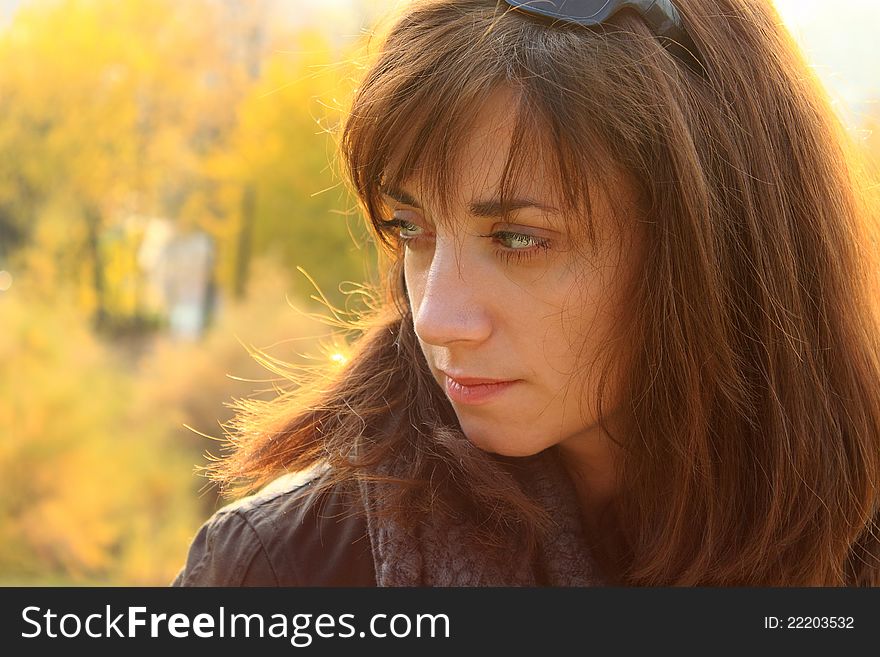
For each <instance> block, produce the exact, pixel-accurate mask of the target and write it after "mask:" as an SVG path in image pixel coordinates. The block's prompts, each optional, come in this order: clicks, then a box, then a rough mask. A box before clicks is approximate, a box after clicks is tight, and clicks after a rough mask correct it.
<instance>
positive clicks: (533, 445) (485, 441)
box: [464, 430, 548, 457]
mask: <svg viewBox="0 0 880 657" xmlns="http://www.w3.org/2000/svg"><path fill="white" fill-rule="evenodd" d="M464 435H465V436H466V437H467V439H468V440H469V441H470V443H471V444H472V445H473V446H474V447H478V448H479V449H481V450H483V451H484V452H490V453H492V454H498V456H514V457H516V456H520V457H522V456H534V455H535V454H537V453H538V452H542V451H544V450H545V449H547V447H548V445H545V444H543V443H540V442H538V441H535V440H529V439H516V438H515V439H513V440H511V439H510V436H509V435H508V436H506V437H505V436H500V435H490V436H487V435H485V434H479V433H473V432H469V431H467V430H465V432H464Z"/></svg>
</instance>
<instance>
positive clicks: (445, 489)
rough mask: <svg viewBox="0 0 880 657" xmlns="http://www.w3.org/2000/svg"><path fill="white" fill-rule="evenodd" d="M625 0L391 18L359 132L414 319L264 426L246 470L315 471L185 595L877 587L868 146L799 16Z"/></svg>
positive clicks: (357, 162) (354, 171) (213, 547)
mask: <svg viewBox="0 0 880 657" xmlns="http://www.w3.org/2000/svg"><path fill="white" fill-rule="evenodd" d="M620 4H622V3H619V2H618V3H615V2H611V3H608V2H605V1H604V0H603V1H602V2H591V1H590V0H583V1H582V2H571V1H569V2H566V3H549V2H540V3H539V2H533V3H518V2H497V1H496V0H425V1H419V2H415V3H413V4H411V5H409V6H408V7H407V9H406V10H405V12H404V13H403V15H402V16H401V17H400V18H399V19H398V20H397V22H396V23H395V24H394V25H393V27H392V28H391V29H390V32H389V33H388V36H387V38H386V40H385V42H384V44H383V46H382V49H381V52H380V53H379V54H378V56H377V58H376V60H375V61H374V63H373V64H372V66H371V67H370V68H369V69H368V71H367V73H366V75H365V77H364V80H363V82H362V84H361V86H360V88H359V90H358V92H357V94H356V97H355V99H354V103H353V107H352V109H351V113H350V116H349V118H348V121H347V123H346V125H345V127H344V131H343V134H342V142H341V145H342V153H343V156H344V162H345V164H346V165H347V172H348V174H349V177H350V180H351V182H352V184H353V186H354V189H355V190H356V192H357V194H358V196H359V198H360V200H361V202H362V205H363V208H364V210H365V214H366V216H367V218H368V219H369V222H370V224H371V226H372V227H373V228H374V229H375V234H376V236H377V239H378V241H379V243H380V244H381V245H382V246H383V247H384V251H385V252H386V253H387V255H388V256H389V259H388V269H387V271H388V278H387V295H386V298H385V303H384V305H383V306H382V307H381V308H380V309H378V310H377V312H376V313H375V315H374V316H373V317H371V318H369V321H368V322H366V323H365V325H364V326H363V327H362V328H363V334H362V336H361V337H360V338H359V340H358V341H357V343H356V345H355V349H354V353H353V355H352V357H351V359H350V361H349V362H348V364H347V366H346V367H345V369H344V370H342V371H341V372H339V373H338V374H337V375H334V376H333V377H332V378H331V380H330V381H329V383H328V382H327V381H326V380H322V381H314V382H313V383H312V384H311V385H302V386H300V387H298V388H297V389H296V390H295V391H293V392H291V393H290V394H288V395H285V396H282V397H280V398H279V399H277V400H276V401H274V402H272V403H269V404H264V405H252V406H248V407H245V408H242V409H241V413H240V414H239V416H238V421H237V432H236V433H235V435H234V436H233V439H234V440H233V442H234V446H235V448H236V449H235V451H234V452H233V453H231V454H230V455H229V456H227V457H226V458H224V459H222V460H220V461H219V462H217V463H215V464H214V465H213V466H212V474H213V475H214V477H215V479H216V480H217V481H219V482H220V483H222V484H224V485H226V486H227V487H232V486H236V485H238V486H239V487H241V486H244V487H246V488H255V487H257V486H260V485H264V484H267V483H269V482H270V481H272V480H273V479H275V478H276V477H278V475H279V474H283V473H287V472H309V473H311V474H310V476H309V477H308V479H307V481H306V482H305V483H299V484H288V485H284V482H285V481H287V480H286V479H284V478H282V479H280V480H278V481H276V482H275V484H273V485H272V486H270V487H269V488H268V490H264V491H263V492H261V493H259V494H258V495H256V496H251V497H248V498H245V500H243V501H241V502H238V503H236V504H234V505H231V506H229V507H226V508H224V509H222V510H221V511H219V512H218V513H217V514H215V516H214V517H213V518H212V519H211V520H209V521H208V522H207V523H206V524H205V526H203V528H202V530H201V531H200V533H199V535H198V536H197V537H196V540H195V541H194V543H193V546H192V548H191V550H190V555H189V559H188V562H187V565H186V566H185V567H184V569H183V570H182V571H181V573H180V575H179V576H178V578H177V579H176V580H175V584H178V585H301V584H311V585H337V584H342V585H375V584H378V585H380V586H398V585H404V586H405V585H427V586H442V585H457V586H485V585H550V586H570V585H575V586H586V585H603V584H604V585H608V584H612V585H642V586H670V585H681V586H696V585H700V586H731V585H750V586H815V585H825V586H865V585H867V586H875V585H877V584H878V583H880V533H878V530H880V527H878V499H880V497H878V491H877V483H878V481H880V385H878V383H880V358H878V356H880V350H878V342H880V337H878V336H880V312H878V305H880V304H878V300H880V294H878V291H880V290H878V276H877V272H878V271H880V270H878V261H877V248H876V246H877V241H876V237H877V235H876V232H874V231H875V229H876V225H875V224H874V223H872V222H873V220H874V218H875V217H874V215H873V213H872V212H871V210H870V208H869V206H868V203H867V201H866V198H867V197H866V196H865V195H864V193H863V191H862V190H863V183H862V182H861V181H860V179H859V178H858V175H857V174H858V171H859V170H858V168H857V167H856V166H855V165H854V158H853V156H852V155H851V154H850V152H849V149H848V146H847V142H846V136H845V133H844V131H843V130H842V128H841V127H840V125H839V124H838V122H837V120H836V119H835V117H834V115H833V114H832V112H831V110H830V109H829V104H828V101H827V99H826V98H825V96H824V95H823V92H822V91H821V88H820V86H819V85H818V83H817V82H816V81H815V79H814V78H813V77H812V75H811V74H810V73H809V71H808V69H807V68H806V66H805V64H804V62H803V60H802V59H801V57H800V55H799V54H798V53H797V50H796V48H795V46H794V45H793V43H792V41H791V39H790V37H789V36H788V35H787V34H786V33H785V32H784V30H783V28H782V27H781V26H780V21H779V19H778V16H777V15H776V13H775V11H774V10H773V8H772V6H771V4H770V2H769V0H675V2H674V4H673V3H670V2H665V1H657V2H653V1H651V0H647V1H645V2H641V3H635V4H637V5H639V7H638V8H637V9H633V8H632V7H630V8H628V9H625V10H621V11H616V12H614V11H613V10H614V9H615V8H616V7H617V6H618V5H620ZM629 4H630V5H632V4H633V3H629ZM556 5H559V7H558V8H557V7H556ZM598 7H606V8H607V9H609V10H611V11H609V12H606V13H607V14H608V15H605V14H601V15H596V10H597V8H598Z"/></svg>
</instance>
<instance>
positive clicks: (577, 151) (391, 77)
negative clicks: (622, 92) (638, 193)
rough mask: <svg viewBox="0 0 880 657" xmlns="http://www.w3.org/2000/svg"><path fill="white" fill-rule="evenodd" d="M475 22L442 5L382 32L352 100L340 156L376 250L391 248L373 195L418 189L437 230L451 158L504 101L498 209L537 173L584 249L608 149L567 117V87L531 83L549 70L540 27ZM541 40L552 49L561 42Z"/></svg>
mask: <svg viewBox="0 0 880 657" xmlns="http://www.w3.org/2000/svg"><path fill="white" fill-rule="evenodd" d="M482 18H483V20H482V21H480V20H474V15H473V14H470V15H468V16H467V17H462V16H461V15H460V14H459V13H458V12H456V11H455V10H454V9H450V8H449V7H448V5H447V6H444V5H443V4H427V5H425V6H424V7H423V8H421V9H420V10H415V11H411V12H410V14H408V16H407V18H406V19H405V21H403V22H401V23H399V24H398V25H396V26H395V27H394V28H393V29H392V31H391V33H390V34H389V36H388V37H387V39H386V42H385V46H384V49H383V51H382V53H381V54H380V56H379V59H378V61H377V62H376V63H375V64H374V65H373V67H372V68H371V70H370V71H369V73H368V75H367V77H366V78H365V80H364V82H363V84H362V86H361V88H360V89H359V91H358V93H357V95H356V97H355V101H354V104H353V107H352V111H351V114H350V116H349V117H348V120H347V122H346V125H345V130H344V133H343V140H342V145H343V155H344V158H345V164H346V166H347V169H348V173H349V177H350V179H351V180H352V182H353V184H354V187H355V190H356V192H357V194H358V196H359V198H360V200H361V203H362V204H363V206H364V208H365V210H366V214H367V217H368V219H369V222H370V224H371V225H372V228H373V231H374V233H375V236H376V238H377V242H378V243H380V244H382V245H383V246H384V247H385V248H386V249H387V250H388V251H390V252H394V251H396V250H397V248H398V246H399V245H398V243H397V241H396V240H394V239H393V238H391V237H390V236H389V234H388V233H387V231H386V230H383V225H382V222H383V220H385V219H387V214H386V213H387V211H388V210H387V208H386V207H385V203H384V200H383V193H382V191H383V188H385V189H400V188H402V187H403V186H404V184H406V185H413V184H415V185H418V187H419V189H420V190H421V191H422V193H424V194H426V195H428V196H430V198H431V199H432V201H434V202H436V208H437V210H438V223H441V224H442V223H443V220H444V218H446V217H450V216H451V213H450V212H448V210H449V208H450V203H451V201H452V199H453V198H454V195H455V191H456V185H457V182H458V178H457V175H456V173H457V168H458V161H459V160H458V158H459V157H460V155H461V153H462V152H463V150H464V146H465V145H466V144H467V142H468V140H469V139H470V138H471V136H472V134H473V128H474V124H475V123H476V120H477V119H478V118H479V117H480V116H481V115H480V112H481V111H482V110H483V108H484V107H485V106H486V105H487V102H488V101H489V98H490V97H491V96H492V95H493V94H496V93H498V92H509V93H510V98H511V99H512V100H511V103H510V105H509V107H508V108H507V110H508V111H509V113H510V116H509V120H510V121H512V134H511V141H510V146H509V150H508V152H507V155H506V162H505V165H504V168H503V174H502V177H501V180H500V182H499V186H498V190H497V193H498V200H499V201H500V202H501V204H502V206H504V205H506V200H507V199H508V198H510V197H511V195H512V194H513V193H514V191H515V190H516V189H517V188H520V189H522V188H523V187H525V188H527V187H528V183H529V180H530V177H531V176H532V175H533V171H534V167H535V166H536V165H537V164H538V163H540V164H542V165H543V166H544V167H545V170H546V171H547V173H548V177H549V179H550V181H551V189H552V193H553V194H554V201H555V202H556V204H557V207H558V209H559V210H560V213H561V215H562V217H564V218H565V220H566V224H567V228H568V230H569V231H570V232H571V233H572V234H575V235H577V236H578V237H581V238H582V239H580V240H579V242H580V243H581V244H582V246H586V247H587V248H588V249H590V250H592V249H593V248H595V247H596V246H597V245H596V241H597V240H596V230H595V227H594V225H593V223H594V222H593V220H592V215H593V212H592V208H593V201H592V200H591V199H592V198H594V197H593V196H592V194H595V193H596V192H597V191H604V192H605V193H606V194H608V193H609V192H610V191H611V188H610V187H609V183H611V182H612V180H613V182H614V184H617V183H618V182H619V176H616V175H613V174H612V170H613V169H615V168H616V167H615V166H614V165H613V164H611V163H612V160H611V158H610V156H609V154H608V148H607V147H606V146H605V145H604V143H603V140H602V139H601V138H600V137H599V136H598V134H597V131H596V130H595V129H594V128H593V127H591V126H589V125H585V123H586V122H585V121H584V113H583V112H582V111H580V109H578V110H574V109H573V108H572V105H574V106H578V105H582V104H583V103H579V102H575V103H572V99H571V98H566V97H565V96H566V95H567V94H570V93H572V90H571V89H566V85H565V84H560V82H559V81H558V80H554V79H553V77H554V75H552V74H549V75H545V74H540V71H542V70H546V71H548V72H555V73H557V74H558V73H559V70H558V69H559V67H558V66H555V64H554V62H553V61H552V53H553V51H554V49H553V48H543V47H542V46H541V41H542V40H544V39H546V38H548V33H547V31H546V29H545V28H544V27H543V26H540V25H538V24H536V23H534V22H532V21H529V20H525V19H523V18H522V17H521V16H520V15H518V14H516V13H511V12H506V11H503V10H498V9H497V8H493V9H492V10H491V11H490V10H488V9H487V10H486V11H484V12H483V15H482ZM557 32H558V30H557ZM561 36H562V37H563V38H564V37H565V33H564V31H563V33H562V35H561ZM550 38H555V39H556V40H557V41H559V34H558V33H557V34H555V35H552V36H551V37H550ZM578 38H580V39H583V35H579V37H578ZM558 49H559V48H557V49H556V50H558ZM542 53H548V54H546V55H544V54H542ZM542 57H543V61H538V60H539V59H541V58H542ZM574 93H577V90H574ZM597 104H601V101H597ZM594 116H596V115H594ZM502 118H504V119H505V120H507V118H506V117H502ZM610 164H611V165H610ZM591 191H592V194H591ZM583 238H585V239H583Z"/></svg>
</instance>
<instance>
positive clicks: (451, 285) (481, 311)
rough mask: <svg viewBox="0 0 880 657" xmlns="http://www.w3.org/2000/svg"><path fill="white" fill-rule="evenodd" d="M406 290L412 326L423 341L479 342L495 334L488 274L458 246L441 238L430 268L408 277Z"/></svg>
mask: <svg viewBox="0 0 880 657" xmlns="http://www.w3.org/2000/svg"><path fill="white" fill-rule="evenodd" d="M408 273H409V272H408ZM407 289H408V291H409V295H410V307H411V308H412V311H413V326H414V329H415V332H416V335H417V336H418V337H419V339H420V340H421V341H422V342H425V343H428V344H432V345H436V346H447V345H451V344H453V343H456V342H463V343H468V342H470V343H479V342H482V341H484V340H485V339H486V338H488V337H489V335H490V334H491V333H492V322H491V318H490V313H489V307H488V300H489V298H490V296H491V290H489V289H488V285H487V279H486V276H485V272H481V271H480V268H479V265H478V263H476V262H473V261H472V259H470V258H469V257H468V256H467V255H466V254H465V253H463V252H462V250H461V249H460V248H458V247H456V245H455V244H452V243H449V244H441V240H439V239H438V240H437V242H436V244H435V248H434V253H433V257H432V258H431V262H430V265H429V266H428V267H427V269H424V270H422V271H413V272H412V275H411V276H408V277H407Z"/></svg>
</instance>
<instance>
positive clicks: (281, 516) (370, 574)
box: [172, 475, 375, 586]
mask: <svg viewBox="0 0 880 657" xmlns="http://www.w3.org/2000/svg"><path fill="white" fill-rule="evenodd" d="M320 477H321V475H316V476H312V477H310V478H308V479H305V480H304V479H303V478H302V477H301V476H293V475H285V476H283V477H280V478H279V479H277V480H275V481H274V482H272V483H271V484H269V485H268V486H267V487H265V488H264V489H263V490H261V491H260V492H259V493H257V494H255V495H251V496H249V497H245V498H243V499H241V500H238V501H236V502H233V503H231V504H228V505H226V506H224V507H223V508H222V509H220V510H218V511H217V512H215V513H214V515H212V516H211V517H210V518H209V519H208V520H207V521H206V522H205V523H204V524H203V525H202V526H201V528H200V529H199V531H198V532H197V534H196V536H195V538H194V539H193V541H192V544H191V545H190V549H189V554H188V556H187V560H186V564H185V565H184V567H183V568H182V569H181V571H180V573H179V574H178V575H177V577H176V578H175V579H174V582H173V583H172V586H375V574H374V570H373V556H372V550H371V547H370V539H369V535H368V533H367V527H366V521H365V519H364V516H363V513H362V507H361V506H360V504H359V500H358V497H357V495H355V494H354V490H355V488H354V487H353V486H343V485H339V484H337V485H334V486H331V487H329V488H325V487H322V486H319V485H318V483H319V480H320Z"/></svg>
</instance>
